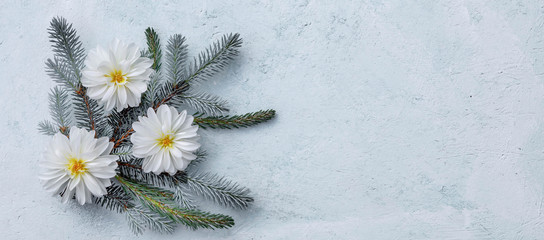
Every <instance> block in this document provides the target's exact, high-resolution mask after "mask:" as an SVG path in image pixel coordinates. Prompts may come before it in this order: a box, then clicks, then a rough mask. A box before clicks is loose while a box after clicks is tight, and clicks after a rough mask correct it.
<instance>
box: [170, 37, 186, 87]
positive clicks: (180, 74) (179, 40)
mask: <svg viewBox="0 0 544 240" xmlns="http://www.w3.org/2000/svg"><path fill="white" fill-rule="evenodd" d="M187 54H188V51H187V45H186V44H185V37H182V36H181V35H180V34H175V35H173V36H171V37H170V39H168V44H167V45H166V67H167V69H168V73H167V78H168V81H170V82H171V83H174V84H179V83H180V82H181V81H182V80H183V78H184V77H185V75H186V74H187V73H186V67H185V64H186V62H187Z"/></svg>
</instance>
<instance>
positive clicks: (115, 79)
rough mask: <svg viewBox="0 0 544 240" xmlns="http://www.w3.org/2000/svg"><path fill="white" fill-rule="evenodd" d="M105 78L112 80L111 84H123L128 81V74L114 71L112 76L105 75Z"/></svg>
mask: <svg viewBox="0 0 544 240" xmlns="http://www.w3.org/2000/svg"><path fill="white" fill-rule="evenodd" d="M104 77H109V78H111V82H112V83H115V84H123V83H125V82H126V81H127V77H126V74H123V72H122V71H121V70H114V71H112V72H110V74H109V75H108V74H106V75H104Z"/></svg>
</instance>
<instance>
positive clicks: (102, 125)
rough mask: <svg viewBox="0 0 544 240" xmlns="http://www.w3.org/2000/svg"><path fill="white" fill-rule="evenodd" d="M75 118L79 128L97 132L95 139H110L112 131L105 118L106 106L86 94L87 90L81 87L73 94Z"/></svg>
mask: <svg viewBox="0 0 544 240" xmlns="http://www.w3.org/2000/svg"><path fill="white" fill-rule="evenodd" d="M73 100H74V116H75V118H76V125H77V126H78V127H83V128H86V129H87V130H89V131H92V130H94V131H95V137H109V136H110V135H111V134H112V132H111V131H112V130H111V128H110V126H109V125H108V119H107V118H106V116H105V111H104V106H102V105H100V104H99V103H98V101H96V100H94V99H91V98H89V97H88V96H87V94H86V89H85V88H84V87H81V88H80V89H79V90H78V91H76V92H74V94H73Z"/></svg>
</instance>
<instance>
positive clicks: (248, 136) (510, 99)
mask: <svg viewBox="0 0 544 240" xmlns="http://www.w3.org/2000/svg"><path fill="white" fill-rule="evenodd" d="M110 2H113V1H97V2H95V3H91V1H65V2H62V1H2V2H1V3H0V23H1V24H0V33H1V34H0V81H1V82H0V83H1V86H0V102H1V106H0V112H1V113H2V120H1V125H0V133H1V135H0V136H1V138H0V176H1V177H0V186H1V188H2V194H1V195H0V205H1V206H2V209H3V210H2V214H1V217H0V232H1V234H2V239H24V238H27V239H37V238H41V239H59V238H71V239H90V238H95V239H130V238H132V237H133V236H132V234H131V232H130V230H129V229H128V226H127V224H126V222H125V220H124V218H123V217H122V216H120V215H118V214H116V213H112V212H109V211H107V210H104V209H102V208H100V207H97V206H92V205H89V206H84V207H80V206H79V205H77V204H75V203H70V204H67V205H63V204H61V203H60V201H59V200H58V199H57V198H54V197H51V196H49V195H48V194H46V193H45V191H44V190H42V187H41V186H40V184H39V181H38V179H37V177H36V174H37V173H38V165H37V163H38V161H39V160H40V158H41V154H42V151H43V150H42V149H43V148H44V147H45V145H46V143H47V142H48V140H49V138H47V137H44V136H41V135H39V134H38V132H37V130H36V125H37V123H38V121H40V120H42V119H44V118H48V117H49V116H48V109H47V104H46V103H47V102H46V99H47V93H48V89H49V87H51V86H53V83H52V81H51V80H50V79H49V78H48V77H47V76H46V74H45V72H44V61H45V60H46V59H47V58H49V57H51V56H52V52H51V50H50V48H49V42H48V38H47V32H46V28H47V27H48V25H49V21H50V20H51V18H52V17H54V16H57V15H61V16H64V17H66V18H67V19H68V20H69V21H70V22H73V23H74V27H75V28H77V30H78V31H79V34H80V35H81V40H82V41H83V44H84V46H85V47H86V48H87V49H89V48H92V47H95V46H96V45H97V44H101V45H106V44H107V43H109V41H110V40H111V39H112V38H114V37H118V38H120V39H123V40H127V41H136V42H137V43H139V44H141V45H142V46H143V45H144V36H143V30H144V29H145V28H146V27H148V26H153V27H155V28H156V30H157V31H158V32H159V33H160V35H161V36H162V37H163V39H164V40H163V41H164V42H165V40H166V37H167V36H168V35H171V34H174V33H181V34H183V35H185V36H187V39H188V43H189V46H190V51H191V54H193V55H194V54H197V53H198V52H199V51H200V50H202V49H203V48H204V47H206V46H207V45H208V44H210V43H211V42H212V41H213V40H215V39H218V38H219V37H220V36H221V34H223V33H228V32H239V33H240V34H241V35H242V37H243V38H244V45H243V48H242V51H241V55H240V57H239V58H238V59H237V60H236V61H235V62H234V63H233V64H232V65H231V66H230V67H228V69H227V70H226V71H225V72H224V73H222V74H219V75H218V76H217V77H215V78H214V79H212V80H211V81H209V82H208V83H206V84H204V85H202V87H203V88H204V89H206V90H209V91H211V92H213V93H216V94H218V95H220V96H222V97H224V98H225V99H227V100H229V102H230V106H231V108H232V109H233V111H234V113H244V112H248V111H255V110H259V109H266V108H274V109H276V110H277V111H278V117H277V119H276V120H274V121H272V122H270V123H268V124H263V125H261V126H258V127H255V128H250V129H244V130H239V131H229V130H217V131H215V130H212V131H201V132H202V135H203V139H204V140H203V144H204V148H205V149H207V150H208V151H209V153H210V160H209V161H208V162H206V163H205V164H204V165H203V166H202V167H203V168H205V169H206V170H209V171H212V172H217V173H221V174H223V175H226V176H227V177H228V178H230V179H232V180H235V181H238V182H240V183H242V184H243V185H245V186H248V187H250V188H251V189H252V191H253V194H254V196H255V199H256V202H255V205H254V207H252V208H251V209H250V210H249V211H246V212H239V211H234V210H222V209H221V208H216V207H213V206H209V205H205V208H206V209H207V210H213V211H219V212H223V213H227V214H232V216H234V218H235V220H236V226H235V227H233V228H232V229H230V230H218V231H210V230H199V231H190V230H187V229H185V228H183V227H181V228H179V229H178V230H177V231H176V233H175V234H174V235H172V236H168V235H159V234H156V233H152V232H147V233H146V234H145V235H144V238H149V239H181V238H185V239H187V238H188V239H191V238H209V239H213V238H225V239H542V237H543V236H544V217H543V216H542V204H543V201H544V200H543V197H544V195H543V183H544V178H543V177H544V161H543V160H544V151H543V146H544V138H543V137H542V136H544V129H543V124H542V123H543V122H544V101H543V100H544V97H543V96H544V10H543V7H544V4H543V3H542V2H541V1H509V0H501V1H413V2H411V3H408V1H387V3H380V2H379V1H183V2H181V3H175V2H174V1H160V2H159V3H151V1H141V2H138V3H133V2H131V1H115V2H116V3H110Z"/></svg>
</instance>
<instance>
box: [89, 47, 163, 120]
mask: <svg viewBox="0 0 544 240" xmlns="http://www.w3.org/2000/svg"><path fill="white" fill-rule="evenodd" d="M85 65H86V67H85V69H83V78H82V79H81V83H82V84H83V86H84V87H86V88H87V95H88V96H89V97H90V98H92V99H96V100H99V101H100V102H101V103H102V104H104V106H105V108H106V110H108V111H109V110H112V109H113V107H115V108H116V110H117V111H121V110H123V109H124V108H127V107H128V106H131V107H135V106H138V105H139V104H140V98H141V96H142V93H143V92H145V91H146V90H147V82H148V81H149V75H151V73H153V70H152V69H151V68H150V67H151V65H153V61H151V59H149V58H145V57H140V50H139V49H138V47H137V46H136V44H134V43H131V44H128V45H127V44H126V43H124V42H121V41H119V40H118V39H115V40H113V42H112V43H111V45H110V48H109V49H108V50H105V49H103V48H101V47H100V46H99V47H97V48H96V49H93V50H91V51H90V52H89V55H88V57H87V59H86V60H85Z"/></svg>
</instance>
